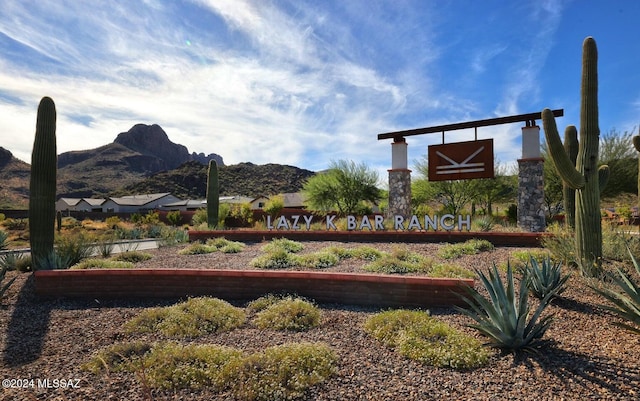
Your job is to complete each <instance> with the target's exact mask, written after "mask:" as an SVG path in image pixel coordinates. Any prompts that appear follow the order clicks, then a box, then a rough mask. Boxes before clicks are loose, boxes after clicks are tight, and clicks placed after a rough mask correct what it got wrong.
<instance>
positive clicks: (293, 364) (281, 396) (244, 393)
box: [224, 343, 338, 401]
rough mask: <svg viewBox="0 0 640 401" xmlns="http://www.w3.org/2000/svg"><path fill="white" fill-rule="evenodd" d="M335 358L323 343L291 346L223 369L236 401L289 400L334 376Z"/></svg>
mask: <svg viewBox="0 0 640 401" xmlns="http://www.w3.org/2000/svg"><path fill="white" fill-rule="evenodd" d="M337 362H338V357H337V356H336V354H335V353H334V352H333V350H332V349H331V348H330V347H329V346H328V345H326V344H324V343H292V344H283V345H277V346H273V347H269V348H267V349H265V350H264V351H262V352H258V353H255V354H252V355H249V356H247V357H245V358H242V359H236V360H234V361H231V362H230V363H229V364H228V365H227V366H226V368H225V369H224V372H225V374H224V376H225V382H227V383H230V385H231V392H232V393H233V395H234V396H235V398H236V399H242V400H251V401H253V400H256V401H272V400H292V399H296V398H301V397H303V396H304V394H305V392H306V390H307V389H308V388H309V387H312V386H314V385H316V384H318V383H322V382H323V381H325V380H326V379H327V378H329V377H330V376H332V375H334V374H336V373H337V372H338V367H337Z"/></svg>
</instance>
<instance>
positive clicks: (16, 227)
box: [2, 219, 28, 231]
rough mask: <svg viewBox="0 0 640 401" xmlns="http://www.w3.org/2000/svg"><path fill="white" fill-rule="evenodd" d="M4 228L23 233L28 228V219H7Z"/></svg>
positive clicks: (3, 222)
mask: <svg viewBox="0 0 640 401" xmlns="http://www.w3.org/2000/svg"><path fill="white" fill-rule="evenodd" d="M2 226H3V227H5V228H6V229H7V230H9V231H22V230H26V229H27V227H28V220H27V219H5V220H4V221H2Z"/></svg>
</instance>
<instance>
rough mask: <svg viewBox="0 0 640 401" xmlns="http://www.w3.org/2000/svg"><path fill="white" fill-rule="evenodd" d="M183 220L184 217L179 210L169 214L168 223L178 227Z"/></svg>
mask: <svg viewBox="0 0 640 401" xmlns="http://www.w3.org/2000/svg"><path fill="white" fill-rule="evenodd" d="M181 220H182V216H181V215H180V211H179V210H173V211H171V212H167V221H168V222H169V224H171V225H172V226H177V225H178V224H180V221H181Z"/></svg>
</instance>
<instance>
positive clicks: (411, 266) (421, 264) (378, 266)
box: [364, 254, 432, 274]
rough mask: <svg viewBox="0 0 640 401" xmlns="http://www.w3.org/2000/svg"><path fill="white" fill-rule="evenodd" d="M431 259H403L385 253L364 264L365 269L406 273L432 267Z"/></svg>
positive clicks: (426, 269) (423, 270) (376, 271)
mask: <svg viewBox="0 0 640 401" xmlns="http://www.w3.org/2000/svg"><path fill="white" fill-rule="evenodd" d="M431 264H432V261H431V259H427V258H423V259H422V260H419V261H411V260H403V259H401V258H398V257H395V256H393V255H390V254H385V255H383V256H382V257H380V258H379V259H376V260H374V261H373V262H370V263H368V264H366V265H365V266H364V270H366V271H369V272H374V273H383V274H406V273H416V272H426V271H428V270H429V269H430V268H431Z"/></svg>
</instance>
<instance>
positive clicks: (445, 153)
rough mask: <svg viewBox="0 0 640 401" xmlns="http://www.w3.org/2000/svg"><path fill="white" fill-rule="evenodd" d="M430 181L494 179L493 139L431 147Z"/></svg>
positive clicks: (429, 157)
mask: <svg viewBox="0 0 640 401" xmlns="http://www.w3.org/2000/svg"><path fill="white" fill-rule="evenodd" d="M428 159H429V181H446V180H471V179H476V178H493V177H494V174H493V139H483V140H480V141H469V142H457V143H448V144H443V145H431V146H429V151H428Z"/></svg>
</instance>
